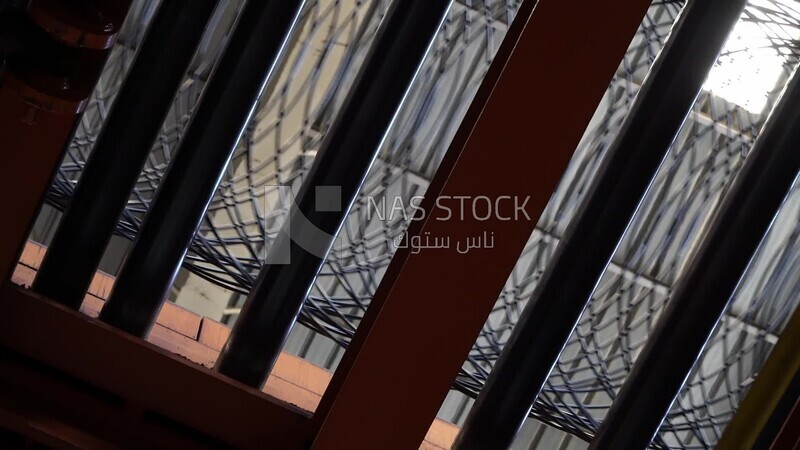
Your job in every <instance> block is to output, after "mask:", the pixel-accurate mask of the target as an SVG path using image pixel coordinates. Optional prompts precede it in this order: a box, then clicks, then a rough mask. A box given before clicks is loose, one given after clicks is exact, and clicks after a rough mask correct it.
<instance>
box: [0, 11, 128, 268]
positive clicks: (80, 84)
mask: <svg viewBox="0 0 800 450" xmlns="http://www.w3.org/2000/svg"><path fill="white" fill-rule="evenodd" d="M129 6H130V1H129V0H86V1H83V2H64V1H58V0H33V1H31V2H30V3H29V6H28V9H27V10H20V9H13V8H9V9H5V10H3V12H2V14H0V192H2V195H3V197H2V198H3V212H4V215H3V233H4V239H3V240H2V241H0V277H2V280H5V279H6V278H7V277H8V274H9V271H10V269H11V268H12V266H13V265H14V263H15V261H16V259H17V256H18V254H19V251H20V249H21V248H22V244H23V242H25V240H26V238H27V234H28V230H29V228H30V226H31V224H32V221H33V220H34V219H35V214H36V211H37V209H38V208H39V205H40V204H41V201H42V199H43V197H44V193H45V190H46V189H47V186H48V185H49V181H50V179H51V177H52V175H53V173H54V172H55V170H56V168H57V165H58V163H59V162H60V160H61V156H62V154H63V151H64V149H65V147H66V144H67V142H68V140H69V138H70V136H71V133H72V130H73V129H74V127H75V124H76V121H77V120H78V118H79V116H80V113H81V111H82V110H83V107H84V104H85V101H86V99H87V98H88V97H89V95H90V94H91V92H92V89H93V88H94V85H95V83H96V82H97V79H98V78H99V76H100V71H101V70H102V66H103V63H104V61H105V59H106V56H107V55H108V49H109V48H110V47H111V45H112V44H113V42H114V39H115V37H116V34H117V32H118V31H119V28H120V27H121V25H122V22H123V20H124V19H125V15H126V14H127V11H128V7H129Z"/></svg>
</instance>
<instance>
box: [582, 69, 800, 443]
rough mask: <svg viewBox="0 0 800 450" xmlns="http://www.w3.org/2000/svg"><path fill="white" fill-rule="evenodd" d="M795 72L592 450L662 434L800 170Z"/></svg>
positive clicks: (799, 85)
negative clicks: (716, 326) (698, 360)
mask: <svg viewBox="0 0 800 450" xmlns="http://www.w3.org/2000/svg"><path fill="white" fill-rule="evenodd" d="M798 101H800V76H798V74H797V72H796V71H795V73H794V75H793V76H792V78H791V80H790V81H789V83H788V85H787V87H786V89H785V90H784V92H783V93H782V95H781V98H780V100H779V102H778V104H777V106H776V107H775V109H774V110H773V111H772V113H771V114H770V116H769V118H768V119H767V122H766V124H765V126H764V129H763V130H762V131H761V134H760V135H759V137H758V139H757V140H756V142H755V144H754V145H753V148H752V150H751V151H750V153H749V154H748V156H747V159H746V160H745V163H744V166H743V167H742V169H741V172H740V173H739V174H738V175H737V177H736V180H735V181H734V184H733V186H732V187H731V190H730V192H729V193H728V194H727V195H726V197H725V199H724V200H723V203H722V205H721V206H720V209H719V212H718V213H717V215H716V217H715V218H714V221H713V222H712V223H711V225H710V227H709V231H708V234H707V235H706V236H705V238H704V239H703V241H702V242H701V244H700V246H699V247H698V250H697V253H696V254H695V257H694V258H693V260H692V262H691V265H690V266H689V268H688V270H687V272H686V273H685V275H684V276H683V277H682V278H681V279H680V280H679V281H678V284H677V286H676V288H675V291H674V295H673V297H672V299H671V300H670V301H669V303H668V305H667V308H666V310H665V311H664V312H663V314H662V316H661V317H660V319H659V321H658V324H657V325H656V328H655V329H654V330H653V332H652V334H651V336H650V338H649V339H648V340H647V344H646V345H645V347H644V349H643V350H642V353H641V354H640V355H639V357H638V359H637V360H636V363H635V364H634V367H633V369H632V371H631V373H630V375H629V376H628V378H627V380H626V381H625V384H624V385H623V387H622V389H621V390H620V392H619V394H618V395H617V398H616V399H615V400H614V403H613V404H612V406H611V409H610V411H609V412H608V415H607V416H606V419H605V420H604V421H603V423H602V425H601V427H600V429H599V431H598V434H597V436H596V437H595V439H594V441H593V442H592V444H591V446H590V448H592V449H595V450H598V449H618V448H626V449H639V448H641V449H643V448H646V447H647V446H648V445H649V444H650V441H651V440H652V439H653V437H654V436H655V435H656V433H657V432H658V429H659V426H660V425H661V422H662V421H663V419H664V417H665V416H666V415H667V413H668V412H669V408H670V405H671V404H672V402H673V401H674V400H675V397H676V396H677V395H678V394H679V392H680V389H681V386H682V385H683V383H684V382H685V380H686V378H687V377H688V376H689V374H690V371H691V369H692V367H693V365H694V363H695V362H696V361H697V358H698V357H699V355H700V353H701V351H702V349H703V346H704V345H705V343H706V342H707V341H708V339H709V337H710V335H711V333H712V332H713V330H714V327H715V325H716V324H717V322H718V321H719V319H720V317H721V316H722V314H723V313H724V311H725V308H726V306H727V304H728V301H729V300H730V298H731V295H732V294H733V292H734V290H735V288H736V286H737V284H738V282H739V280H740V278H741V276H742V274H743V273H744V271H745V269H746V267H747V265H748V263H749V262H750V259H751V258H752V256H753V254H754V252H755V250H756V249H757V248H758V245H759V243H760V242H761V240H762V238H763V237H764V235H765V234H766V232H767V231H768V229H769V226H770V224H771V223H772V220H773V218H774V217H775V214H776V213H777V211H778V209H779V208H780V206H781V204H782V201H783V199H784V198H785V196H786V194H787V192H788V191H789V188H790V187H791V185H792V183H793V181H794V179H795V177H796V176H797V173H798V170H800V152H798V151H797V148H798V146H800V110H798V109H797V108H796V105H797V103H798Z"/></svg>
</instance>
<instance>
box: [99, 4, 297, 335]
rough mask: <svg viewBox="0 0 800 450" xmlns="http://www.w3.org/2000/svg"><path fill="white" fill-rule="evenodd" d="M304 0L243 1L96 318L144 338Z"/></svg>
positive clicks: (270, 74)
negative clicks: (188, 122)
mask: <svg viewBox="0 0 800 450" xmlns="http://www.w3.org/2000/svg"><path fill="white" fill-rule="evenodd" d="M303 3H304V2H303V0H265V1H249V2H247V4H246V5H245V7H244V9H243V11H242V12H241V13H240V14H241V16H240V19H239V21H238V24H237V25H236V28H235V29H234V31H233V35H232V36H231V39H230V43H229V44H228V46H227V48H226V49H225V53H224V55H223V56H222V59H221V60H220V62H219V65H218V67H217V68H216V70H215V72H214V74H213V75H212V77H211V79H210V80H209V81H208V85H207V86H206V88H205V91H204V93H203V97H202V99H201V101H200V104H199V105H198V106H197V109H196V112H195V114H194V116H193V117H192V120H191V123H190V124H189V127H188V129H187V130H186V133H185V135H184V137H183V138H182V140H181V142H180V147H179V149H178V151H177V153H176V155H175V156H174V158H173V160H172V161H171V162H170V165H169V168H168V170H167V173H166V174H165V175H164V179H163V181H162V182H161V185H160V186H159V188H158V192H157V193H156V197H155V198H154V199H153V201H152V202H151V204H150V208H149V210H148V212H147V216H146V217H145V220H144V223H143V224H142V227H141V229H140V231H139V235H138V237H137V239H136V243H135V244H134V246H133V248H132V249H131V252H130V254H129V255H128V257H127V259H126V260H125V263H124V266H123V268H122V269H121V271H120V274H119V276H118V277H117V281H116V284H115V286H114V290H113V292H112V293H111V296H110V298H109V300H108V302H107V303H106V305H105V307H104V308H103V310H102V311H101V313H100V319H101V320H103V321H104V322H106V323H109V324H111V325H113V326H115V327H117V328H119V329H121V330H123V331H126V332H128V333H130V334H133V335H136V336H140V337H143V336H146V335H147V333H148V332H149V330H150V328H151V327H152V325H153V323H154V322H155V319H156V317H157V315H158V311H159V310H160V308H161V305H162V303H163V301H164V299H165V298H166V297H167V293H168V290H169V288H170V286H171V285H172V282H173V280H174V278H175V275H176V274H177V272H178V270H179V269H180V266H181V263H182V262H183V259H184V257H185V256H186V252H187V250H188V248H189V245H190V244H191V242H192V239H193V237H194V233H195V231H196V230H197V228H198V227H199V226H200V222H201V221H202V219H203V216H204V214H205V212H206V209H207V208H208V204H209V203H210V202H211V200H212V198H213V196H214V193H215V192H216V189H217V186H218V185H219V183H220V181H221V180H222V177H223V175H224V173H225V169H226V167H227V165H228V162H229V161H230V158H231V156H232V154H233V151H234V149H235V148H236V144H237V143H238V141H239V138H240V137H241V135H242V133H243V131H244V129H245V127H246V126H247V124H248V122H249V120H250V117H251V116H252V114H253V111H254V110H255V107H256V102H257V101H258V98H259V97H260V96H261V95H262V93H263V92H264V91H265V87H266V85H267V83H268V81H269V80H270V79H271V78H272V74H273V73H274V72H275V70H274V68H275V67H276V66H277V65H278V64H279V60H280V58H281V54H282V53H283V49H284V47H285V42H286V40H287V39H288V35H289V34H290V32H291V30H292V29H293V28H294V24H295V23H296V22H297V19H298V17H299V15H300V8H301V6H302V5H303Z"/></svg>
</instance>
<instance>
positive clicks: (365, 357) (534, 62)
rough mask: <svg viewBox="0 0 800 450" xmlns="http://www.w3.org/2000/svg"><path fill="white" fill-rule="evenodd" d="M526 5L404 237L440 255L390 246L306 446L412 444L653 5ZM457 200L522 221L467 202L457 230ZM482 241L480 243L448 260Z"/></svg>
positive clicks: (631, 0) (389, 449)
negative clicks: (402, 364) (507, 205)
mask: <svg viewBox="0 0 800 450" xmlns="http://www.w3.org/2000/svg"><path fill="white" fill-rule="evenodd" d="M535 3H536V2H535V1H534V0H526V1H524V2H523V3H522V4H521V5H520V9H519V12H518V13H517V17H516V19H515V20H514V21H513V22H512V24H511V27H510V29H509V31H508V33H507V34H506V37H505V39H504V41H503V42H502V44H501V46H500V49H499V51H498V53H497V55H496V56H495V60H494V62H493V63H492V65H491V67H490V69H489V71H488V73H487V75H486V77H485V78H484V80H483V82H482V84H481V86H480V88H479V89H478V92H477V93H476V95H475V98H474V100H473V102H472V105H471V106H470V108H469V110H468V111H467V113H466V116H465V118H464V120H463V121H462V123H461V126H460V127H459V130H458V131H457V132H456V135H455V137H454V138H453V141H452V143H451V144H450V148H449V150H448V152H447V154H446V155H445V158H444V159H443V161H442V163H441V165H440V166H439V170H438V171H437V172H436V175H435V176H434V179H433V181H432V182H431V184H430V186H429V187H428V190H427V193H426V195H425V199H424V200H423V202H422V204H421V208H422V209H424V210H425V212H426V215H425V217H424V218H422V219H420V220H415V221H412V223H411V225H410V227H409V230H408V232H407V233H406V237H407V239H409V240H410V239H412V238H413V239H415V240H416V239H419V238H424V237H429V238H430V239H431V240H433V239H438V240H440V241H441V240H443V239H449V241H450V245H449V246H445V247H446V248H435V249H421V248H420V249H419V251H417V249H413V250H412V249H403V248H400V249H398V251H397V253H396V254H395V256H394V258H393V259H392V262H391V264H390V265H389V268H388V269H387V272H386V274H385V275H384V277H383V280H382V281H381V284H380V286H379V288H378V291H377V292H376V293H375V296H374V297H373V299H372V302H371V303H370V305H369V308H368V309H367V312H366V315H365V317H364V319H363V320H362V321H361V324H360V325H359V327H358V330H357V331H356V335H355V337H354V339H353V340H352V341H351V343H350V345H349V346H348V348H347V351H346V353H345V355H344V357H343V359H342V361H341V362H340V363H339V366H338V369H337V370H336V373H335V374H334V377H333V379H332V380H331V383H330V385H329V386H328V389H327V390H326V391H325V395H324V396H323V399H322V402H321V403H320V405H319V407H318V408H317V410H316V412H315V414H314V418H313V420H314V422H315V423H316V424H317V425H316V426H317V427H319V431H318V432H317V433H316V438H315V440H314V443H313V445H312V448H313V449H315V450H323V449H325V450H327V449H341V448H348V449H362V448H372V447H371V446H370V444H371V443H373V442H376V441H380V442H381V443H382V446H381V448H382V449H384V450H394V449H409V448H417V447H418V446H419V444H420V442H421V441H422V439H423V437H424V435H425V432H426V430H427V429H428V428H429V427H430V424H431V422H432V421H433V419H434V417H435V415H436V412H437V411H438V409H439V407H440V406H441V404H442V401H443V400H444V398H445V396H446V395H447V392H448V391H449V389H450V387H451V386H452V383H453V378H454V377H455V376H456V374H457V373H458V370H459V369H460V368H461V366H462V365H463V363H464V359H465V357H466V356H467V353H468V352H469V350H470V348H472V345H473V343H474V342H475V339H476V337H477V336H478V333H479V332H480V329H481V327H482V325H483V324H484V322H485V321H486V317H487V316H488V315H489V313H490V311H491V309H492V307H493V306H494V304H495V303H496V301H497V295H498V293H499V292H500V291H501V290H502V287H503V285H504V283H505V282H506V280H507V279H508V274H509V273H510V272H511V270H512V268H513V267H514V264H515V263H516V261H517V260H518V258H519V255H520V253H521V252H522V250H523V248H524V246H525V243H526V242H527V241H528V238H529V237H530V235H531V232H532V231H533V229H534V226H535V224H536V220H537V219H538V217H539V215H540V214H541V212H542V210H543V209H544V207H545V206H546V204H547V202H548V200H549V199H550V196H551V195H552V193H553V190H554V189H555V187H556V185H557V184H558V181H559V180H560V178H561V176H562V174H563V172H564V169H565V168H566V167H567V163H568V162H569V160H570V157H571V156H572V154H573V152H574V150H575V147H576V146H577V145H578V143H579V141H580V139H581V136H582V134H583V131H584V130H585V128H586V124H587V123H588V122H589V120H590V119H591V117H592V113H593V112H594V111H595V109H596V108H597V105H598V103H599V102H600V99H601V98H602V96H603V93H604V92H605V91H606V89H607V87H608V83H609V81H610V80H611V79H612V76H613V74H614V71H615V70H616V68H617V67H618V66H619V62H620V60H621V59H622V57H623V55H624V54H625V50H626V48H628V46H629V44H630V42H631V38H632V37H633V35H634V34H635V32H636V28H637V27H638V26H639V24H640V23H641V21H642V18H643V17H644V14H645V12H646V10H647V8H648V7H649V6H650V3H651V2H650V0H609V1H605V2H591V1H580V2H577V5H576V3H574V2H564V1H561V0H539V1H538V3H536V7H535V9H534V4H535ZM565 24H569V28H570V29H580V30H581V33H571V32H565ZM554 42H557V43H558V45H554ZM543 68H545V69H543ZM531 136H535V139H531ZM498 155H502V157H498ZM456 196H467V197H468V198H476V197H479V196H481V197H484V196H485V197H488V198H490V199H492V201H496V200H497V199H499V198H501V197H505V196H512V197H514V196H516V197H517V198H518V200H519V202H520V203H519V204H520V207H521V209H522V210H523V211H524V212H525V214H522V212H520V213H519V214H518V217H517V220H513V219H512V220H504V219H507V217H508V216H509V214H512V215H513V211H511V210H507V209H503V210H502V211H501V213H500V214H497V215H494V214H493V215H490V217H489V218H487V219H486V220H482V219H483V217H480V218H478V217H476V216H479V214H472V213H471V210H470V205H469V203H468V204H467V206H466V208H467V209H466V211H463V210H462V211H463V212H464V220H458V219H460V217H459V216H460V214H458V213H459V211H458V209H457V208H459V206H458V200H454V201H448V200H447V199H448V198H450V199H454V198H455V197H456ZM437 201H438V202H442V204H444V205H447V206H448V207H449V208H452V214H453V215H454V216H455V217H451V218H450V220H448V219H447V216H448V211H446V210H445V209H444V208H437V207H436V204H437ZM522 202H525V205H524V206H522V205H521V204H522ZM483 212H484V211H481V213H483ZM480 215H482V214H480ZM499 216H502V217H499ZM427 233H429V234H427ZM484 233H486V235H490V236H491V233H494V240H493V242H492V243H491V244H488V243H487V244H486V245H483V246H480V247H481V248H473V249H471V250H469V251H468V252H466V253H463V254H462V253H460V252H459V247H458V243H462V244H463V243H464V242H466V241H467V240H471V241H474V240H475V239H477V238H478V237H482V236H483V235H484ZM462 251H463V250H462ZM420 311H424V312H425V313H424V314H420ZM397 361H411V362H413V365H414V367H416V368H419V369H420V370H413V371H406V370H398V366H397ZM386 405H391V407H390V408H387V407H386ZM375 411H381V413H380V414H375ZM353 423H357V424H358V428H359V432H358V433H353V432H352V424H353ZM397 424H402V426H400V427H398V426H397Z"/></svg>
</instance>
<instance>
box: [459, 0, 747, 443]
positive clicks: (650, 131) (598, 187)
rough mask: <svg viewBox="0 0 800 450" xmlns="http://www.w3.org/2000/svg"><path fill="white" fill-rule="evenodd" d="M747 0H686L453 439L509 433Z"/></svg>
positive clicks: (503, 437) (508, 436)
mask: <svg viewBox="0 0 800 450" xmlns="http://www.w3.org/2000/svg"><path fill="white" fill-rule="evenodd" d="M746 3H747V2H746V1H745V0H735V1H731V0H713V1H708V0H692V1H690V2H689V3H688V4H687V5H686V6H685V7H684V9H683V11H682V12H681V15H680V17H679V18H678V20H677V22H676V23H675V25H674V26H673V30H672V32H671V33H670V36H669V38H668V40H667V42H666V43H665V45H664V48H663V49H662V51H661V52H660V53H659V55H658V57H657V58H656V61H655V62H654V64H653V68H652V69H651V71H650V73H649V74H648V76H647V78H646V80H645V82H644V83H643V85H642V88H641V90H640V91H639V94H638V95H637V97H636V100H635V102H634V104H633V106H632V108H631V111H630V112H629V113H628V115H627V117H626V119H625V122H624V123H623V125H622V128H621V130H620V132H619V134H618V135H617V137H616V138H615V140H614V142H613V143H612V145H611V147H610V148H609V150H608V154H607V155H606V156H605V159H604V161H603V163H602V166H601V167H600V169H599V170H598V172H597V174H596V175H595V178H594V180H593V181H592V186H591V188H590V190H589V193H588V194H587V198H586V199H585V200H584V201H583V204H582V205H581V207H580V210H579V211H578V213H577V214H576V217H575V218H574V219H572V223H570V224H569V227H568V229H567V232H566V235H565V237H564V239H563V241H562V243H561V244H560V245H559V246H558V247H557V250H556V254H555V255H554V256H553V258H552V259H551V261H550V263H549V264H548V267H547V269H546V271H545V273H544V275H543V277H542V279H541V280H540V281H539V283H538V285H537V287H536V290H535V291H534V293H533V296H532V298H531V299H530V301H529V302H528V304H527V306H526V307H525V309H524V311H523V314H522V316H521V318H520V320H519V322H518V323H517V324H516V326H515V327H514V330H513V332H512V334H511V336H510V338H509V340H508V342H507V343H506V345H505V348H504V349H503V352H502V353H501V355H500V358H499V360H498V361H497V363H496V364H495V366H494V369H493V370H492V373H491V375H490V377H489V380H488V381H487V382H486V385H485V386H484V387H483V389H482V391H481V393H480V395H479V396H478V399H477V401H476V403H475V405H474V406H473V408H472V410H471V412H470V414H469V416H468V418H467V421H466V423H465V424H464V426H463V428H462V430H461V433H460V435H459V437H458V439H457V441H456V448H458V449H460V450H473V449H481V450H484V449H506V448H508V447H509V446H510V445H511V443H512V442H513V440H514V436H515V435H516V433H517V431H518V430H519V428H520V427H521V426H522V423H523V422H524V420H525V418H526V417H527V416H528V413H529V412H530V409H531V404H532V403H533V402H534V400H535V399H536V397H537V396H538V395H539V392H540V391H541V389H542V387H543V386H544V383H545V382H546V380H547V377H548V375H549V373H550V370H551V369H552V367H553V365H554V364H555V363H556V361H557V359H558V356H559V354H560V353H561V350H562V349H563V346H564V343H565V342H566V341H567V339H568V338H569V336H570V333H572V330H573V329H574V328H575V325H576V324H577V322H578V320H579V319H580V315H581V313H582V311H583V310H584V308H585V306H586V303H587V302H588V301H589V299H590V298H591V294H592V291H593V289H594V287H595V286H596V284H597V281H598V280H599V279H600V277H601V275H602V273H603V270H604V269H605V267H606V266H607V265H608V263H609V261H610V259H611V257H612V255H613V252H614V249H615V248H616V245H617V242H618V241H619V239H620V237H621V236H622V234H623V233H624V231H625V228H626V226H627V225H628V222H629V221H630V219H631V217H632V216H633V214H634V213H635V211H636V208H637V206H638V205H639V202H640V201H641V199H642V197H643V196H644V194H645V192H646V191H647V187H648V186H649V184H650V181H651V180H652V178H653V176H654V175H655V173H656V170H657V169H658V166H659V164H660V163H661V161H662V160H663V158H664V156H665V155H666V154H667V151H668V150H669V148H670V145H671V144H672V141H673V140H674V138H675V136H676V135H677V133H678V131H679V129H680V127H681V125H682V123H683V121H684V120H685V118H686V116H687V115H688V114H689V111H690V110H691V108H692V105H693V104H694V101H695V99H696V98H697V95H698V94H699V93H700V90H701V89H702V86H703V82H704V81H705V78H706V75H707V73H708V71H709V70H710V69H711V67H712V66H713V64H714V62H715V61H716V59H717V57H718V56H719V53H720V51H721V50H722V47H723V45H724V43H725V40H726V38H727V36H728V34H729V33H730V31H731V29H732V28H733V26H734V25H735V24H736V22H737V20H738V19H739V16H740V15H741V13H742V10H743V9H744V6H745V4H746ZM620 448H622V447H620Z"/></svg>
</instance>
